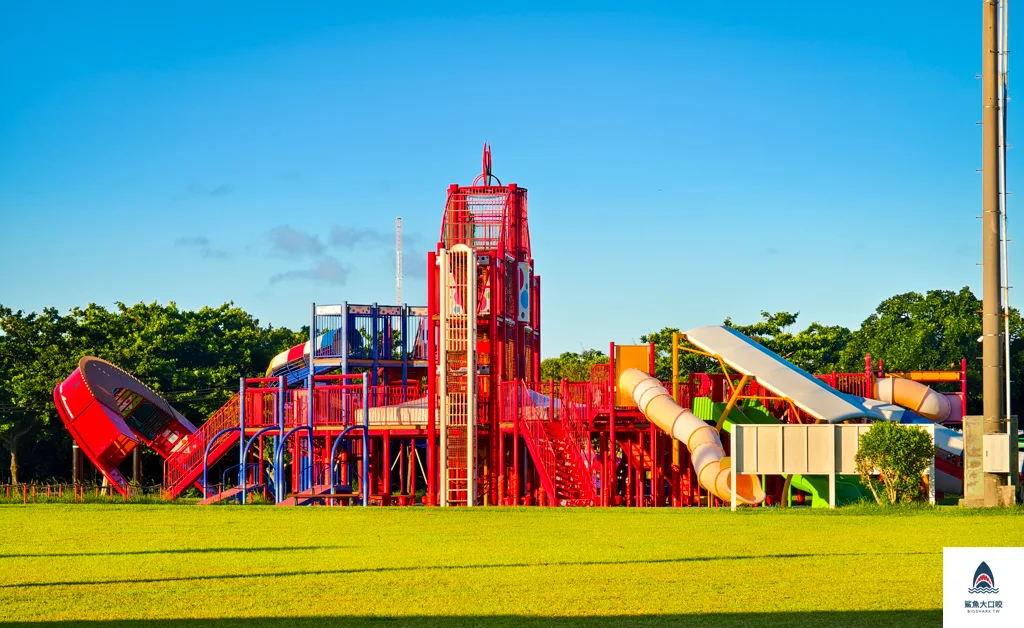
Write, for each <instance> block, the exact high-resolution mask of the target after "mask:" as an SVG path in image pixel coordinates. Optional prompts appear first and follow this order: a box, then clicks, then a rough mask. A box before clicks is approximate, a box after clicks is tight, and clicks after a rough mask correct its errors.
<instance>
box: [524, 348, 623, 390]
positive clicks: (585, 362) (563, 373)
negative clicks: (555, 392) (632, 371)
mask: <svg viewBox="0 0 1024 628" xmlns="http://www.w3.org/2000/svg"><path fill="white" fill-rule="evenodd" d="M607 363H608V356H607V355H605V354H604V353H603V352H601V351H599V350H597V349H586V350H584V351H582V352H580V353H573V352H571V351H567V352H565V353H563V354H562V355H560V356H558V357H557V358H548V359H546V360H543V361H542V362H541V363H540V377H541V379H542V380H549V379H554V380H562V379H567V380H569V381H573V382H585V381H590V369H592V368H593V367H594V365H596V364H607Z"/></svg>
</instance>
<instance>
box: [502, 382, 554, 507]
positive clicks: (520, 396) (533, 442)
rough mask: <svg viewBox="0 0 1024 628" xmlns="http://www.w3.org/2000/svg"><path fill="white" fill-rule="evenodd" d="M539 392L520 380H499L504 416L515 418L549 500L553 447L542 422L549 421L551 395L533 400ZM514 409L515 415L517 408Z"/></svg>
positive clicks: (552, 481) (551, 483) (551, 496)
mask: <svg viewBox="0 0 1024 628" xmlns="http://www.w3.org/2000/svg"><path fill="white" fill-rule="evenodd" d="M539 394H541V393H537V392H534V391H532V390H530V389H529V388H528V387H527V386H526V384H525V383H523V382H522V381H521V380H516V381H514V382H502V383H501V396H502V403H503V404H504V406H505V409H506V411H505V416H506V417H515V419H516V420H517V421H518V422H519V429H520V432H521V433H522V435H523V440H524V441H525V442H526V448H527V449H528V450H529V451H530V455H531V456H532V458H533V462H534V466H535V467H536V469H537V475H538V476H540V481H541V485H542V486H543V487H544V492H545V493H547V495H548V499H549V501H550V503H554V500H555V498H556V497H557V496H556V494H555V449H554V447H553V446H552V444H551V439H550V437H549V436H548V433H547V430H546V428H545V425H546V424H547V423H548V421H550V420H551V414H552V408H551V407H550V404H551V402H552V401H553V398H552V396H551V395H547V399H535V397H536V396H537V395H539ZM538 402H539V403H538ZM517 410H518V414H517V412H516V411H517Z"/></svg>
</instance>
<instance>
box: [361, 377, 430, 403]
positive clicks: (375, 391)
mask: <svg viewBox="0 0 1024 628" xmlns="http://www.w3.org/2000/svg"><path fill="white" fill-rule="evenodd" d="M423 396H424V393H423V392H422V390H421V389H420V383H419V382H412V383H409V384H398V385H390V386H383V385H382V386H373V387H372V388H371V389H370V398H371V399H372V400H373V404H372V406H373V407H374V408H379V407H381V406H395V405H398V404H400V403H405V402H407V401H414V400H416V399H419V398H421V397H423Z"/></svg>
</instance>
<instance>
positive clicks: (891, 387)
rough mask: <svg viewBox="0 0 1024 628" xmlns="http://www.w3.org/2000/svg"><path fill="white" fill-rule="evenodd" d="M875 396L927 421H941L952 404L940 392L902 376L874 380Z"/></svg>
mask: <svg viewBox="0 0 1024 628" xmlns="http://www.w3.org/2000/svg"><path fill="white" fill-rule="evenodd" d="M875 398H876V399H878V400H879V401H884V402H885V403H892V404H896V405H897V406H903V407H904V408H907V409H908V410H912V411H914V412H916V413H917V414H920V415H921V416H923V417H924V418H926V419H928V420H929V421H934V422H936V423H942V422H943V421H944V420H946V418H947V417H948V416H949V413H950V412H952V410H953V406H952V404H951V403H950V402H949V399H948V398H947V397H946V396H945V395H943V394H942V393H938V392H935V391H934V390H932V389H931V388H929V387H928V386H925V385H924V384H922V383H920V382H915V381H913V380H909V379H903V378H902V377H883V378H881V379H879V380H877V381H876V382H875Z"/></svg>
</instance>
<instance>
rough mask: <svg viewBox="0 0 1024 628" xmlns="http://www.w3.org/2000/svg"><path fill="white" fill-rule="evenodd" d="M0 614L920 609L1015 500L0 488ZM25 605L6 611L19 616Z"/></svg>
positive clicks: (178, 616)
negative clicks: (49, 498)
mask: <svg viewBox="0 0 1024 628" xmlns="http://www.w3.org/2000/svg"><path fill="white" fill-rule="evenodd" d="M0 531H2V532H0V621H2V622H4V625H34V626H38V625H39V623H40V622H42V623H45V624H49V625H58V626H75V625H83V626H95V627H97V628H100V627H102V628H107V627H115V626H116V627H118V628H121V627H127V626H143V627H144V628H149V627H156V626H175V627H185V626H200V627H202V626H211V627H214V626H215V627H218V628H221V627H223V628H234V627H235V626H248V625H257V626H273V627H280V628H285V627H286V626H287V627H292V626H357V625H388V626H413V627H420V626H424V627H425V626H452V625H453V626H511V627H515V628H523V627H529V626H542V625H543V626H549V625H551V626H577V625H579V626H584V625H585V626H661V625H687V626H737V627H738V626H771V627H772V628H778V627H779V626H819V625H821V626H871V627H872V628H877V627H878V626H939V625H941V620H942V618H941V607H942V548H943V546H956V545H992V546H1008V545H1019V544H1020V543H1021V539H1022V538H1024V534H1022V533H1024V511H1022V510H1019V509H1018V510H1014V511H1002V512H998V513H997V512H992V511H964V510H960V509H956V508H938V509H929V508H909V509H904V510H900V511H895V512H887V513H885V512H884V511H880V510H878V509H875V508H866V507H852V508H848V509H840V510H838V511H834V512H827V511H813V512H812V511H809V510H802V511H801V510H792V511H785V510H776V509H759V510H750V511H741V512H737V513H732V512H728V511H726V510H708V509H677V510H671V509H657V510H653V509H652V510H635V509H630V510H627V509H541V508H533V509H499V508H478V509H471V510H467V509H460V510H441V509H426V508H406V509H399V508H369V509H362V508H337V509H329V508H275V507H269V506H254V507H248V508H242V507H234V506H221V507H199V506H189V505H141V504H127V505H112V504H95V505H84V504H74V505H72V504H64V505H61V504H40V505H31V504H30V505H27V506H21V505H9V506H0ZM22 622H24V624H22Z"/></svg>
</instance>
